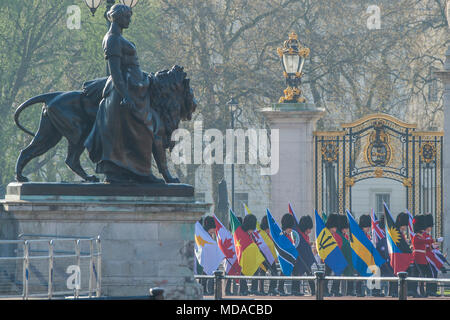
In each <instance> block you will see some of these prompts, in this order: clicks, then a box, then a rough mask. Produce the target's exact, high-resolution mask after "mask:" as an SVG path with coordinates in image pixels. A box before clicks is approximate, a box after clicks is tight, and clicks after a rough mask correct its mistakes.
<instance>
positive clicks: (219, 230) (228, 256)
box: [214, 215, 241, 275]
mask: <svg viewBox="0 0 450 320" xmlns="http://www.w3.org/2000/svg"><path fill="white" fill-rule="evenodd" d="M214 221H215V222H216V238H217V245H218V246H219V248H220V250H221V251H222V252H223V254H224V255H225V262H226V265H225V272H226V274H228V275H240V274H241V266H240V265H239V262H238V259H237V255H236V249H235V247H234V241H233V236H232V235H231V233H230V231H228V230H227V229H226V228H225V227H224V225H223V224H222V222H220V221H219V219H217V217H216V216H215V215H214Z"/></svg>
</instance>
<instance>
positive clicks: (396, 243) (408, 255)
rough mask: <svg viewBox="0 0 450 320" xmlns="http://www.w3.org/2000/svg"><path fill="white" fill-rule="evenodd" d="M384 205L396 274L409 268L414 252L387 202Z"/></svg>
mask: <svg viewBox="0 0 450 320" xmlns="http://www.w3.org/2000/svg"><path fill="white" fill-rule="evenodd" d="M383 205H384V222H385V229H386V230H385V231H386V239H387V245H388V251H389V258H390V261H391V266H392V268H393V269H394V273H395V275H397V273H398V272H403V271H406V269H408V267H409V264H410V263H411V260H412V252H411V248H410V247H409V245H408V244H407V243H406V240H405V238H404V237H403V235H402V233H401V231H400V230H399V229H398V228H397V227H396V226H395V222H394V218H393V217H392V215H391V212H390V211H389V208H388V207H387V205H386V203H383Z"/></svg>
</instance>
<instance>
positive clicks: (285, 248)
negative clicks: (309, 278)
mask: <svg viewBox="0 0 450 320" xmlns="http://www.w3.org/2000/svg"><path fill="white" fill-rule="evenodd" d="M266 211H267V222H268V223H269V229H270V234H271V236H272V239H273V243H274V244H275V248H276V251H277V255H278V261H279V262H280V267H281V271H282V272H283V274H284V275H285V276H290V275H291V274H292V270H294V265H295V261H296V260H297V257H298V252H297V249H295V247H294V245H293V244H292V242H291V240H289V239H288V238H287V237H286V236H285V235H284V234H283V233H282V232H281V229H280V227H279V226H278V224H277V223H276V222H275V220H274V219H273V217H272V215H271V214H270V211H269V209H267V210H266Z"/></svg>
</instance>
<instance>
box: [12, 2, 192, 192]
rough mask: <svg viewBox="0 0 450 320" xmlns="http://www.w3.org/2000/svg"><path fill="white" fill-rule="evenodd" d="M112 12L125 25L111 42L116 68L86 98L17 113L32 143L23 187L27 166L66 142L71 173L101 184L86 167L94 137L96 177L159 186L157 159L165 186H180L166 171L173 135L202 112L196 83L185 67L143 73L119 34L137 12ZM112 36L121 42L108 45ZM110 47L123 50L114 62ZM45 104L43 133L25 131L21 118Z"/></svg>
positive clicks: (49, 97) (51, 98) (56, 100)
mask: <svg viewBox="0 0 450 320" xmlns="http://www.w3.org/2000/svg"><path fill="white" fill-rule="evenodd" d="M120 8H122V9H120ZM118 9H120V10H118ZM114 12H115V13H114ZM127 12H128V14H127V15H128V17H124V18H120V14H122V13H127ZM111 13H114V14H112V15H110V16H111V19H113V20H115V19H116V18H117V19H119V18H120V19H124V20H125V21H122V22H120V24H119V25H118V26H117V25H115V26H114V28H115V29H113V30H110V31H113V32H112V33H110V32H108V34H107V35H106V36H105V40H106V43H105V42H104V46H105V50H106V53H107V57H108V56H110V57H109V58H108V64H109V65H110V68H111V66H112V67H113V68H112V71H113V72H112V74H111V76H110V77H107V78H99V79H95V80H91V81H87V82H85V83H84V85H83V90H81V91H65V92H64V91H63V92H50V93H45V94H41V95H38V96H36V97H33V98H31V99H28V100H27V101H25V102H24V103H22V104H21V105H20V106H19V107H18V108H17V110H16V112H15V114H14V120H15V122H16V124H17V126H18V127H19V129H21V130H23V131H24V132H25V133H27V134H29V135H31V136H33V140H32V141H31V142H30V144H29V145H28V146H27V147H26V148H24V149H23V150H22V151H21V152H20V155H19V157H18V159H17V163H16V180H17V181H19V182H27V181H28V178H27V177H25V176H24V175H23V170H24V167H25V166H26V165H27V164H28V163H29V162H30V161H31V160H32V159H34V158H36V157H38V156H41V155H43V154H44V153H46V152H47V151H48V150H50V149H51V148H53V147H54V146H55V145H57V143H58V142H59V141H60V140H61V138H62V137H65V138H66V139H67V142H68V152H67V158H66V161H65V162H66V164H67V165H68V167H69V168H70V169H72V171H73V172H74V173H76V174H77V175H78V176H79V177H81V178H82V179H83V180H84V181H88V182H97V181H99V180H98V178H97V177H96V176H94V175H88V174H87V173H86V172H85V170H84V169H83V168H82V166H81V164H80V156H81V154H82V153H83V151H84V149H85V141H86V138H87V137H88V136H89V140H88V141H87V143H86V145H88V146H89V147H90V150H89V151H90V156H91V159H92V160H93V161H94V162H95V163H96V164H97V172H99V173H105V174H106V175H107V177H106V178H107V179H106V180H107V181H110V182H135V183H136V182H137V183H151V182H159V181H160V180H159V179H157V178H155V177H154V176H153V175H152V174H151V173H150V164H151V155H152V154H153V157H154V159H155V162H156V164H157V167H158V170H159V172H160V173H161V175H162V176H163V178H164V180H165V181H166V182H167V183H179V180H178V178H176V177H173V176H172V175H171V173H170V171H169V170H168V166H167V159H166V150H167V149H169V150H172V148H173V146H174V145H173V142H172V141H171V135H172V133H173V131H174V130H176V129H177V128H178V125H179V123H180V121H182V120H184V121H189V120H191V119H192V114H193V112H194V111H195V109H196V107H197V103H196V101H195V98H194V94H193V91H192V89H191V88H190V81H189V79H188V78H187V77H186V76H187V74H186V73H185V72H184V71H183V67H180V66H177V65H175V66H173V67H172V68H171V69H170V70H162V71H159V72H157V73H156V74H153V73H150V74H147V73H145V72H144V73H142V72H141V71H140V69H139V64H138V60H137V57H136V50H135V47H134V45H133V44H132V43H130V42H128V41H126V40H125V39H123V38H122V36H121V34H120V31H121V30H122V29H123V28H122V27H120V26H121V25H122V26H128V24H129V18H130V16H131V11H130V10H129V8H128V9H126V8H123V7H116V8H115V9H113V8H112V9H111ZM116 28H117V29H116ZM111 34H113V35H114V37H115V38H116V39H115V41H112V40H111V41H109V42H108V40H109V39H110V35H111ZM117 38H118V39H119V40H117ZM122 39H123V40H122ZM113 40H114V39H113ZM121 41H123V44H124V47H122V42H121ZM125 41H126V42H125ZM112 42H113V43H115V44H117V42H118V44H119V47H118V48H119V49H120V50H117V48H115V50H116V52H115V53H116V55H111V52H114V51H111V50H112V49H111V47H108V44H111V43H112ZM148 82H149V83H148ZM117 84H118V85H117ZM116 85H117V87H116ZM119 91H120V93H119ZM121 94H123V96H122V95H121ZM100 102H101V103H100ZM40 103H43V104H44V107H43V109H42V113H41V120H40V123H39V129H38V130H37V132H36V133H33V132H32V131H30V130H28V129H26V128H25V127H24V126H22V125H21V124H20V122H19V116H20V114H21V113H22V112H23V111H24V110H26V109H27V108H28V107H30V106H33V105H37V104H40ZM99 109H101V112H99ZM101 130H105V131H103V132H102V131H101Z"/></svg>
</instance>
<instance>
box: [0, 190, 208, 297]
mask: <svg viewBox="0 0 450 320" xmlns="http://www.w3.org/2000/svg"><path fill="white" fill-rule="evenodd" d="M39 185H40V186H41V187H42V188H38V186H39ZM163 190H165V191H166V194H164V192H163ZM45 191H46V192H45ZM69 191H70V192H69ZM74 191H76V193H71V192H74ZM189 195H190V196H189ZM0 204H1V205H2V208H1V207H0V215H1V217H2V223H3V224H4V225H5V226H7V228H8V229H9V230H15V233H16V235H15V236H16V237H17V236H18V234H27V235H30V234H31V235H33V234H34V235H54V236H75V237H86V236H88V237H96V236H97V235H100V238H101V241H102V279H101V280H102V296H139V295H148V290H149V289H150V288H152V287H162V288H163V289H164V290H165V293H164V296H165V298H166V299H201V298H202V288H201V286H200V285H198V284H197V282H196V281H194V278H193V265H194V243H193V239H194V224H195V222H196V221H198V220H199V219H200V217H201V216H202V215H203V214H204V213H205V212H207V211H209V206H210V204H206V203H200V202H196V201H195V199H194V197H193V188H192V187H190V186H180V185H174V186H170V185H166V186H162V185H161V186H159V187H157V186H142V185H140V186H127V187H124V186H122V187H119V186H115V185H102V184H78V185H75V184H34V183H23V184H19V183H12V184H10V185H9V186H8V194H7V195H6V197H5V199H4V200H2V201H0ZM8 236H9V240H11V235H8ZM28 238H30V236H28Z"/></svg>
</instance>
